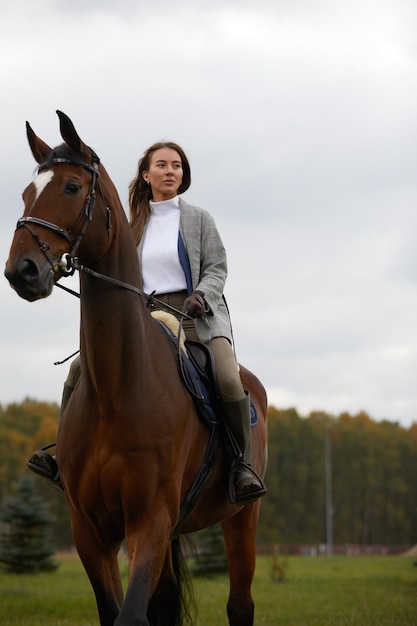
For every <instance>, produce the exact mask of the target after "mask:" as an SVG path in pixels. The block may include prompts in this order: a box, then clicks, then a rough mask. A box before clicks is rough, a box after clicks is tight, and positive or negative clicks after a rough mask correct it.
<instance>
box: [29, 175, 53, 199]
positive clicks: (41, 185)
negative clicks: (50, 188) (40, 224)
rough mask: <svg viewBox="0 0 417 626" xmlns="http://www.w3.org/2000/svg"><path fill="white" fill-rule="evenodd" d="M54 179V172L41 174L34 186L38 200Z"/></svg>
mask: <svg viewBox="0 0 417 626" xmlns="http://www.w3.org/2000/svg"><path fill="white" fill-rule="evenodd" d="M53 177H54V172H53V171H52V170H47V171H46V172H40V174H38V175H37V176H36V178H35V180H34V181H33V184H34V185H35V187H36V198H35V202H36V200H37V199H38V198H39V196H40V195H41V193H42V191H43V190H44V189H45V187H46V185H47V184H48V183H50V182H51V180H52V179H53Z"/></svg>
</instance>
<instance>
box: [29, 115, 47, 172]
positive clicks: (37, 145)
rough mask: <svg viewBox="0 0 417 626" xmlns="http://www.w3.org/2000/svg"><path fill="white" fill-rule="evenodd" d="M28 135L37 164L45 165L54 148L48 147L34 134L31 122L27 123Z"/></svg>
mask: <svg viewBox="0 0 417 626" xmlns="http://www.w3.org/2000/svg"><path fill="white" fill-rule="evenodd" d="M26 134H27V138H28V142H29V146H30V149H31V150H32V154H33V156H34V158H35V161H36V162H37V163H39V164H40V163H43V162H44V161H45V159H46V157H47V155H48V154H49V153H50V152H51V150H52V148H50V147H49V146H48V144H46V143H45V142H44V141H42V139H39V137H37V136H36V135H35V133H34V132H33V130H32V128H31V126H30V124H29V122H26Z"/></svg>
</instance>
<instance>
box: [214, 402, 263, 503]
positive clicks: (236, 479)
mask: <svg viewBox="0 0 417 626" xmlns="http://www.w3.org/2000/svg"><path fill="white" fill-rule="evenodd" d="M223 412H224V417H225V420H226V422H227V424H228V426H229V428H230V430H231V432H232V435H233V437H234V438H235V440H236V443H237V445H238V446H239V448H240V450H241V452H242V460H241V461H240V462H239V463H238V464H237V467H236V469H235V472H234V476H233V484H234V491H235V499H236V504H239V505H241V506H243V505H245V504H250V503H251V502H254V501H255V500H257V499H258V498H261V497H262V496H264V495H265V494H266V487H265V485H264V483H263V481H262V479H261V478H260V477H259V476H258V475H257V474H256V473H255V472H254V470H253V469H252V468H251V456H252V449H251V423H250V396H249V395H247V396H246V397H245V398H243V399H242V400H237V401H236V402H224V403H223Z"/></svg>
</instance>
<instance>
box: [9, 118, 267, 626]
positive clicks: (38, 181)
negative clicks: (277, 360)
mask: <svg viewBox="0 0 417 626" xmlns="http://www.w3.org/2000/svg"><path fill="white" fill-rule="evenodd" d="M57 115H58V117H59V123H60V133H61V136H62V138H63V140H64V143H62V144H60V145H59V146H57V147H56V148H54V149H52V148H51V147H49V146H48V145H47V144H46V143H45V142H44V141H43V140H42V139H40V138H39V137H38V136H37V135H36V134H35V133H34V131H33V130H32V128H31V126H30V124H29V123H28V122H26V132H27V138H28V142H29V146H30V149H31V151H32V154H33V157H34V158H35V161H36V162H37V163H38V165H39V167H38V171H37V175H36V176H35V177H34V179H33V181H32V182H30V184H29V185H28V186H27V187H26V189H25V190H24V192H23V201H24V214H23V216H22V217H21V218H20V219H19V220H18V223H17V228H16V231H15V233H14V236H13V239H12V243H11V247H10V253H9V257H8V260H7V262H6V269H5V275H6V277H7V279H8V281H9V282H10V285H11V286H12V287H13V288H14V289H15V290H16V292H17V293H18V295H19V296H20V297H22V298H24V299H26V300H28V301H30V302H32V301H35V300H38V299H40V298H46V297H48V296H49V295H50V294H51V292H52V290H53V287H54V285H55V284H56V283H57V282H58V281H59V280H60V279H61V278H64V277H65V276H66V275H67V274H68V273H71V272H73V271H74V267H76V268H77V269H78V270H79V272H80V310H81V322H80V358H81V377H80V380H79V382H78V384H77V386H76V388H75V390H74V392H73V393H72V395H71V397H70V399H69V402H68V404H67V406H66V408H65V410H64V412H63V414H62V416H61V418H60V421H59V424H58V434H57V443H56V458H57V461H58V464H59V469H60V477H61V484H62V487H63V490H64V494H65V497H66V501H67V505H68V508H69V513H70V520H71V529H72V534H73V539H74V543H75V546H76V549H77V552H78V554H79V557H80V559H81V562H82V564H83V567H84V569H85V571H86V573H87V575H88V578H89V580H90V583H91V586H92V589H93V591H94V594H95V599H96V604H97V609H98V616H99V621H100V625H101V626H113V625H114V626H133V625H135V626H139V625H140V626H176V625H179V624H184V623H186V622H187V620H188V622H190V620H192V617H190V612H189V611H188V610H187V607H186V606H185V604H186V603H185V597H186V593H185V585H184V584H183V583H184V578H183V574H182V568H181V567H180V564H181V562H182V561H184V555H183V554H182V552H181V545H180V539H179V536H180V535H187V534H189V533H192V532H195V531H198V530H201V529H203V528H205V527H208V526H210V525H213V524H215V523H218V522H219V523H220V524H221V528H222V532H223V536H224V541H225V548H226V555H227V560H228V567H229V580H230V589H229V596H228V600H227V615H228V620H229V625H230V626H252V624H253V620H254V602H253V598H252V594H251V586H252V581H253V575H254V569H255V559H256V531H257V524H258V518H259V510H260V500H257V501H255V502H253V503H251V504H248V505H246V506H243V507H242V506H237V505H236V504H233V503H232V502H231V501H230V498H229V497H228V474H229V469H230V462H229V461H230V459H228V453H227V451H226V449H225V447H226V446H225V445H222V444H220V445H219V446H218V452H217V458H216V461H215V463H214V466H213V468H212V470H211V473H210V475H209V477H208V479H207V482H206V484H205V486H204V489H203V492H202V493H201V495H200V497H199V498H198V500H197V502H196V503H195V504H194V508H193V509H192V510H191V511H189V512H188V515H187V516H185V519H182V520H181V523H180V528H179V529H178V523H179V522H178V521H179V515H180V510H181V504H182V502H183V501H184V499H185V498H186V496H187V493H188V491H189V490H190V488H191V486H192V485H193V483H194V480H195V477H196V476H197V475H198V473H199V471H200V467H201V463H202V459H203V458H204V454H205V451H206V449H207V445H208V441H209V437H210V432H209V429H208V428H207V425H205V424H204V423H203V422H202V420H201V419H200V418H199V417H198V415H197V412H196V406H195V402H194V401H193V398H192V397H191V395H190V393H189V392H188V391H187V389H186V388H185V386H184V384H183V381H182V380H181V376H180V374H179V368H178V363H177V361H176V358H175V351H173V350H172V342H171V341H170V339H169V338H168V337H167V333H166V332H165V331H164V330H161V325H160V324H159V323H158V322H156V321H155V320H154V319H153V318H152V315H151V313H150V310H149V307H148V306H147V304H148V303H147V301H146V298H144V297H141V278H140V276H141V273H140V266H139V259H138V254H137V249H136V246H135V243H134V239H133V236H132V234H131V229H130V225H129V222H128V220H127V217H126V214H125V211H124V209H123V206H122V204H121V201H120V199H119V196H118V193H117V190H116V188H115V186H114V184H113V182H112V180H111V179H110V177H109V175H108V173H107V171H106V169H105V168H104V166H103V165H102V164H101V163H100V160H99V158H98V156H97V155H96V153H95V152H94V150H92V149H91V148H90V147H89V146H87V145H86V144H85V143H84V142H83V141H82V140H81V139H80V137H79V136H78V134H77V131H76V130H75V127H74V125H73V123H72V121H71V120H70V118H69V117H68V116H67V115H65V114H64V113H62V112H61V111H57ZM77 263H78V265H77ZM71 266H72V267H71ZM82 270H88V271H82ZM97 276H99V277H100V276H102V277H103V276H104V277H109V278H108V280H103V279H100V278H97ZM125 287H126V288H125ZM241 379H242V382H243V385H244V388H245V389H246V390H247V391H248V392H249V393H250V395H251V399H252V402H253V405H254V407H255V409H256V412H257V415H258V421H257V424H256V426H254V427H253V428H252V457H253V460H252V465H253V468H254V470H256V471H257V472H258V473H259V475H261V476H263V475H264V473H265V470H266V456H267V453H266V412H267V397H266V392H265V389H264V387H263V386H262V384H261V382H260V381H259V380H258V378H257V377H256V376H255V375H254V374H252V373H251V372H250V371H249V370H248V369H246V368H245V367H243V366H241ZM176 529H177V531H176ZM123 541H124V542H125V547H126V552H127V555H128V561H129V579H128V582H127V584H126V590H124V589H123V586H122V582H121V577H120V571H119V562H118V554H119V551H120V548H121V545H122V542H123Z"/></svg>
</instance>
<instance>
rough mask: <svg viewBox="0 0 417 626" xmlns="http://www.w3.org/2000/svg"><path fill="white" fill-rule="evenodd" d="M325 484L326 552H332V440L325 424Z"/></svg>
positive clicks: (328, 426)
mask: <svg viewBox="0 0 417 626" xmlns="http://www.w3.org/2000/svg"><path fill="white" fill-rule="evenodd" d="M325 484H326V544H327V554H328V555H329V556H331V555H332V554H333V501H332V441H331V435H330V425H329V424H326V438H325Z"/></svg>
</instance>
